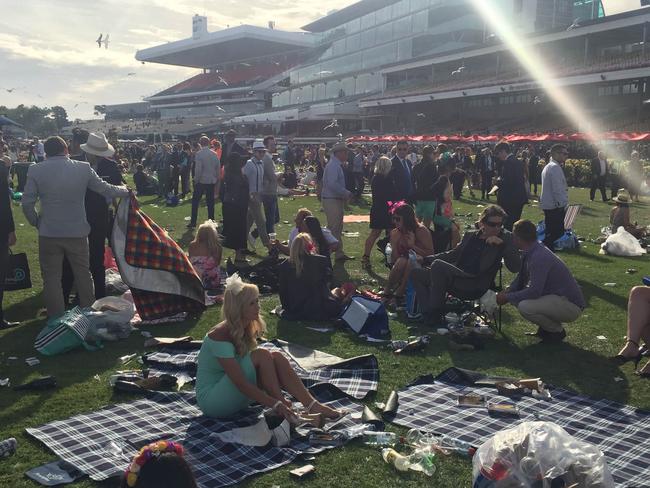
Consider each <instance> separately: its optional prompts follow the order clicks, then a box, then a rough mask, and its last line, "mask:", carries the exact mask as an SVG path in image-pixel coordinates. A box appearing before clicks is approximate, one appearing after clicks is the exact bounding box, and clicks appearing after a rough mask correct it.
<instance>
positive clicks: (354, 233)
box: [341, 232, 360, 237]
mask: <svg viewBox="0 0 650 488" xmlns="http://www.w3.org/2000/svg"><path fill="white" fill-rule="evenodd" d="M341 234H343V237H359V236H360V234H359V233H358V232H342V233H341Z"/></svg>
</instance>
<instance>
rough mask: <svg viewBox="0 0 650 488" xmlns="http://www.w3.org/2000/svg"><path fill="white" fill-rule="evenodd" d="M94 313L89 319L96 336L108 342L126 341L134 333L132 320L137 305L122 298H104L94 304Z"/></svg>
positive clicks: (89, 314) (89, 315)
mask: <svg viewBox="0 0 650 488" xmlns="http://www.w3.org/2000/svg"><path fill="white" fill-rule="evenodd" d="M92 309H93V310H94V312H90V313H88V314H87V315H88V318H89V319H90V320H91V322H92V323H93V326H94V332H95V336H96V337H98V338H101V339H103V340H107V341H116V340H118V339H126V338H127V337H129V335H130V334H131V332H132V331H133V327H132V326H131V323H130V322H131V319H132V318H133V316H134V315H135V305H133V303H132V302H129V301H128V300H125V299H124V298H120V297H104V298H100V299H99V300H97V301H95V303H93V306H92Z"/></svg>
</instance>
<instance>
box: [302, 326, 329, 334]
mask: <svg viewBox="0 0 650 488" xmlns="http://www.w3.org/2000/svg"><path fill="white" fill-rule="evenodd" d="M307 329H309V330H313V331H315V332H322V333H323V334H325V333H327V332H332V331H334V329H333V328H332V327H307Z"/></svg>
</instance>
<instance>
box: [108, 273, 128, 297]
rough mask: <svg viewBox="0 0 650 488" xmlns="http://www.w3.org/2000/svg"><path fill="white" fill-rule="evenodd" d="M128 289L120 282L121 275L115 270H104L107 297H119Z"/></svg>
mask: <svg viewBox="0 0 650 488" xmlns="http://www.w3.org/2000/svg"><path fill="white" fill-rule="evenodd" d="M128 289H129V287H128V286H127V285H126V283H124V281H122V275H121V274H120V272H119V271H118V270H116V269H110V268H109V269H107V270H106V293H107V294H109V295H121V294H122V293H124V292H125V291H127V290H128Z"/></svg>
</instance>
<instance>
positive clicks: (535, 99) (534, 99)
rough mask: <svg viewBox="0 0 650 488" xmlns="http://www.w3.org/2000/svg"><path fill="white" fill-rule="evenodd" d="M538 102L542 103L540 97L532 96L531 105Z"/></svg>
mask: <svg viewBox="0 0 650 488" xmlns="http://www.w3.org/2000/svg"><path fill="white" fill-rule="evenodd" d="M538 103H542V99H541V98H539V97H535V98H533V105H537V104H538Z"/></svg>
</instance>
